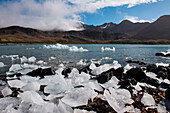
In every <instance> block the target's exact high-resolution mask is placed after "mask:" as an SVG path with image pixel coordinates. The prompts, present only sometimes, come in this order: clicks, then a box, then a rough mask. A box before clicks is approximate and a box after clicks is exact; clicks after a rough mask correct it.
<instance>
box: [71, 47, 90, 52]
mask: <svg viewBox="0 0 170 113" xmlns="http://www.w3.org/2000/svg"><path fill="white" fill-rule="evenodd" d="M69 51H72V52H84V51H88V50H87V49H84V48H83V47H80V48H78V47H77V46H72V47H69Z"/></svg>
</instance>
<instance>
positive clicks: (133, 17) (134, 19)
mask: <svg viewBox="0 0 170 113" xmlns="http://www.w3.org/2000/svg"><path fill="white" fill-rule="evenodd" d="M125 19H126V20H130V21H131V22H133V23H137V22H139V23H144V22H152V21H150V20H141V19H139V18H138V17H135V16H126V17H125Z"/></svg>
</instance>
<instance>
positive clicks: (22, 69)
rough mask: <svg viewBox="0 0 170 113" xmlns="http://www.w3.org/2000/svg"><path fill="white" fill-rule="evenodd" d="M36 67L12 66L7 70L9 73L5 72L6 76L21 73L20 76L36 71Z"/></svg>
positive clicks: (25, 65)
mask: <svg viewBox="0 0 170 113" xmlns="http://www.w3.org/2000/svg"><path fill="white" fill-rule="evenodd" d="M37 68H38V66H37V65H31V64H26V63H24V64H13V65H12V66H11V67H10V68H9V72H7V73H6V74H7V75H9V74H14V73H21V74H26V73H28V72H30V71H32V70H35V69H37Z"/></svg>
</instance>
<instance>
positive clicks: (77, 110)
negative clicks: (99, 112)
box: [74, 109, 96, 113]
mask: <svg viewBox="0 0 170 113" xmlns="http://www.w3.org/2000/svg"><path fill="white" fill-rule="evenodd" d="M74 113H96V112H94V111H86V110H80V109H74Z"/></svg>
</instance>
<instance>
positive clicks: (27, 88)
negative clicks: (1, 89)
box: [21, 82, 40, 91]
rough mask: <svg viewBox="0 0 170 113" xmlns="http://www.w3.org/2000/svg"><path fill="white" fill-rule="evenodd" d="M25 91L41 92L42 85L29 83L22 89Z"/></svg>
mask: <svg viewBox="0 0 170 113" xmlns="http://www.w3.org/2000/svg"><path fill="white" fill-rule="evenodd" d="M21 89H22V90H23V91H31V90H32V91H39V89H40V84H39V83H37V82H29V83H27V84H26V85H25V86H23V87H22V88H21Z"/></svg>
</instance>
